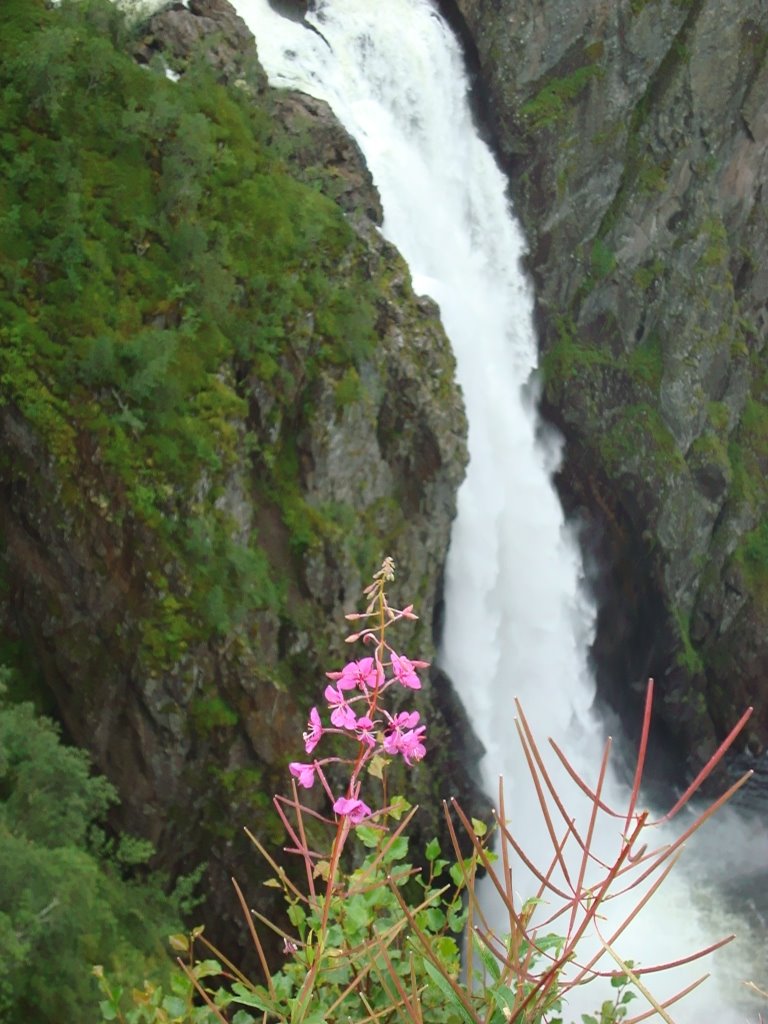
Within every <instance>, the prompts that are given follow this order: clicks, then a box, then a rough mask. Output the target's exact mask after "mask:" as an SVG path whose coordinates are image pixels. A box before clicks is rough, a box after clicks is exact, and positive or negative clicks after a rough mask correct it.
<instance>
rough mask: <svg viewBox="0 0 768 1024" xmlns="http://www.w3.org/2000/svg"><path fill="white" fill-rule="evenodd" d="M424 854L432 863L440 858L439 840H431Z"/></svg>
mask: <svg viewBox="0 0 768 1024" xmlns="http://www.w3.org/2000/svg"><path fill="white" fill-rule="evenodd" d="M424 854H425V856H426V858H427V860H428V861H430V863H431V862H432V861H433V860H435V859H436V858H437V857H439V856H440V843H439V842H438V841H437V839H430V841H429V842H428V843H427V845H426V849H425V850H424Z"/></svg>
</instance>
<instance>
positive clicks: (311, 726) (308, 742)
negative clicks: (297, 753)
mask: <svg viewBox="0 0 768 1024" xmlns="http://www.w3.org/2000/svg"><path fill="white" fill-rule="evenodd" d="M322 735H323V723H322V722H321V721H320V715H319V713H318V710H317V708H312V710H311V711H310V712H309V722H308V723H307V732H305V733H304V749H305V750H306V752H307V753H308V754H311V753H312V751H313V750H314V749H315V747H316V746H317V744H318V743H319V742H320V737H321V736H322Z"/></svg>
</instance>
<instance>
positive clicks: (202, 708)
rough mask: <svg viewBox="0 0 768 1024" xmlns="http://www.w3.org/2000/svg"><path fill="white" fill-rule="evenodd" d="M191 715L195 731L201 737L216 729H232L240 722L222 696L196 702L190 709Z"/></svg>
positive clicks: (199, 699)
mask: <svg viewBox="0 0 768 1024" xmlns="http://www.w3.org/2000/svg"><path fill="white" fill-rule="evenodd" d="M189 715H190V720H191V723H192V727H193V729H194V730H195V732H196V733H198V735H200V736H206V735H208V734H209V733H211V732H213V731H214V730H216V729H231V728H233V727H234V726H236V725H237V723H238V722H239V721H240V719H239V717H238V714H237V712H236V711H233V710H232V708H231V707H230V706H229V704H227V702H226V701H225V700H224V698H223V697H222V696H221V695H220V694H214V695H213V696H210V697H199V698H198V699H197V700H194V701H193V702H192V704H191V705H190V707H189Z"/></svg>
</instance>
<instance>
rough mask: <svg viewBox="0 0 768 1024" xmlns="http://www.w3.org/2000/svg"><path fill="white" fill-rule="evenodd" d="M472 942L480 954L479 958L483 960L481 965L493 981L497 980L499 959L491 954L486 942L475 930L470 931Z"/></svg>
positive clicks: (499, 975)
mask: <svg viewBox="0 0 768 1024" xmlns="http://www.w3.org/2000/svg"><path fill="white" fill-rule="evenodd" d="M472 944H473V946H474V947H475V949H476V950H477V952H478V953H479V954H480V959H481V960H482V961H483V966H484V967H485V969H486V971H487V972H488V973H489V974H490V975H491V977H492V978H493V980H494V981H498V980H499V978H500V977H501V967H500V966H499V961H498V960H497V959H496V957H495V956H494V955H493V953H492V952H491V950H490V949H489V948H488V946H487V945H486V943H485V942H484V941H483V940H482V939H481V938H480V936H479V935H478V934H477V932H472Z"/></svg>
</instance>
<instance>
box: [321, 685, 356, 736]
mask: <svg viewBox="0 0 768 1024" xmlns="http://www.w3.org/2000/svg"><path fill="white" fill-rule="evenodd" d="M325 699H326V700H327V701H328V706H329V707H330V708H331V721H332V722H333V724H334V725H335V726H336V727H337V728H338V729H354V728H355V726H356V725H357V715H356V714H355V712H354V711H353V710H352V708H351V707H350V706H349V704H348V703H347V698H346V697H345V696H344V694H343V693H342V692H341V690H340V689H339V690H337V689H336V687H335V686H326V688H325Z"/></svg>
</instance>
